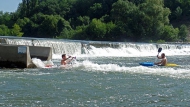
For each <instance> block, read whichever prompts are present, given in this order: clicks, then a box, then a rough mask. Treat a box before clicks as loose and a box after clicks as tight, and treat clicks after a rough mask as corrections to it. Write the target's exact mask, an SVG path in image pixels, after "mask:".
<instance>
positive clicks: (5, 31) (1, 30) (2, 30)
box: [0, 25, 10, 36]
mask: <svg viewBox="0 0 190 107" xmlns="http://www.w3.org/2000/svg"><path fill="white" fill-rule="evenodd" d="M7 35H10V30H9V28H8V27H7V26H6V25H0V36H7Z"/></svg>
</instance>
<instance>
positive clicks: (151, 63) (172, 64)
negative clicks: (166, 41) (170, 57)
mask: <svg viewBox="0 0 190 107" xmlns="http://www.w3.org/2000/svg"><path fill="white" fill-rule="evenodd" d="M139 64H140V65H142V66H154V62H141V63H139ZM157 66H161V65H157ZM165 66H166V67H176V66H179V65H177V64H175V63H167V64H166V65H165Z"/></svg>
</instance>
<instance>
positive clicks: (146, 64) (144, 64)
mask: <svg viewBox="0 0 190 107" xmlns="http://www.w3.org/2000/svg"><path fill="white" fill-rule="evenodd" d="M139 64H140V65H142V66H154V62H141V63H139Z"/></svg>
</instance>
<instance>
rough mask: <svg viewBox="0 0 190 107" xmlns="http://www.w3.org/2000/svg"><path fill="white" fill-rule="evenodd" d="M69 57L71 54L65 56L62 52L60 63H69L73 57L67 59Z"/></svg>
mask: <svg viewBox="0 0 190 107" xmlns="http://www.w3.org/2000/svg"><path fill="white" fill-rule="evenodd" d="M69 58H71V56H69V57H68V58H67V57H66V54H63V55H62V60H61V65H66V64H68V63H70V62H71V61H72V59H73V58H74V57H72V58H71V60H68V59H69Z"/></svg>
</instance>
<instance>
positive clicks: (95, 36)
mask: <svg viewBox="0 0 190 107" xmlns="http://www.w3.org/2000/svg"><path fill="white" fill-rule="evenodd" d="M86 33H87V35H88V36H90V38H91V40H102V39H103V38H104V36H105V34H106V24H105V23H103V22H101V21H100V20H98V19H93V20H92V22H91V23H90V24H89V26H88V27H87V29H86Z"/></svg>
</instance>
